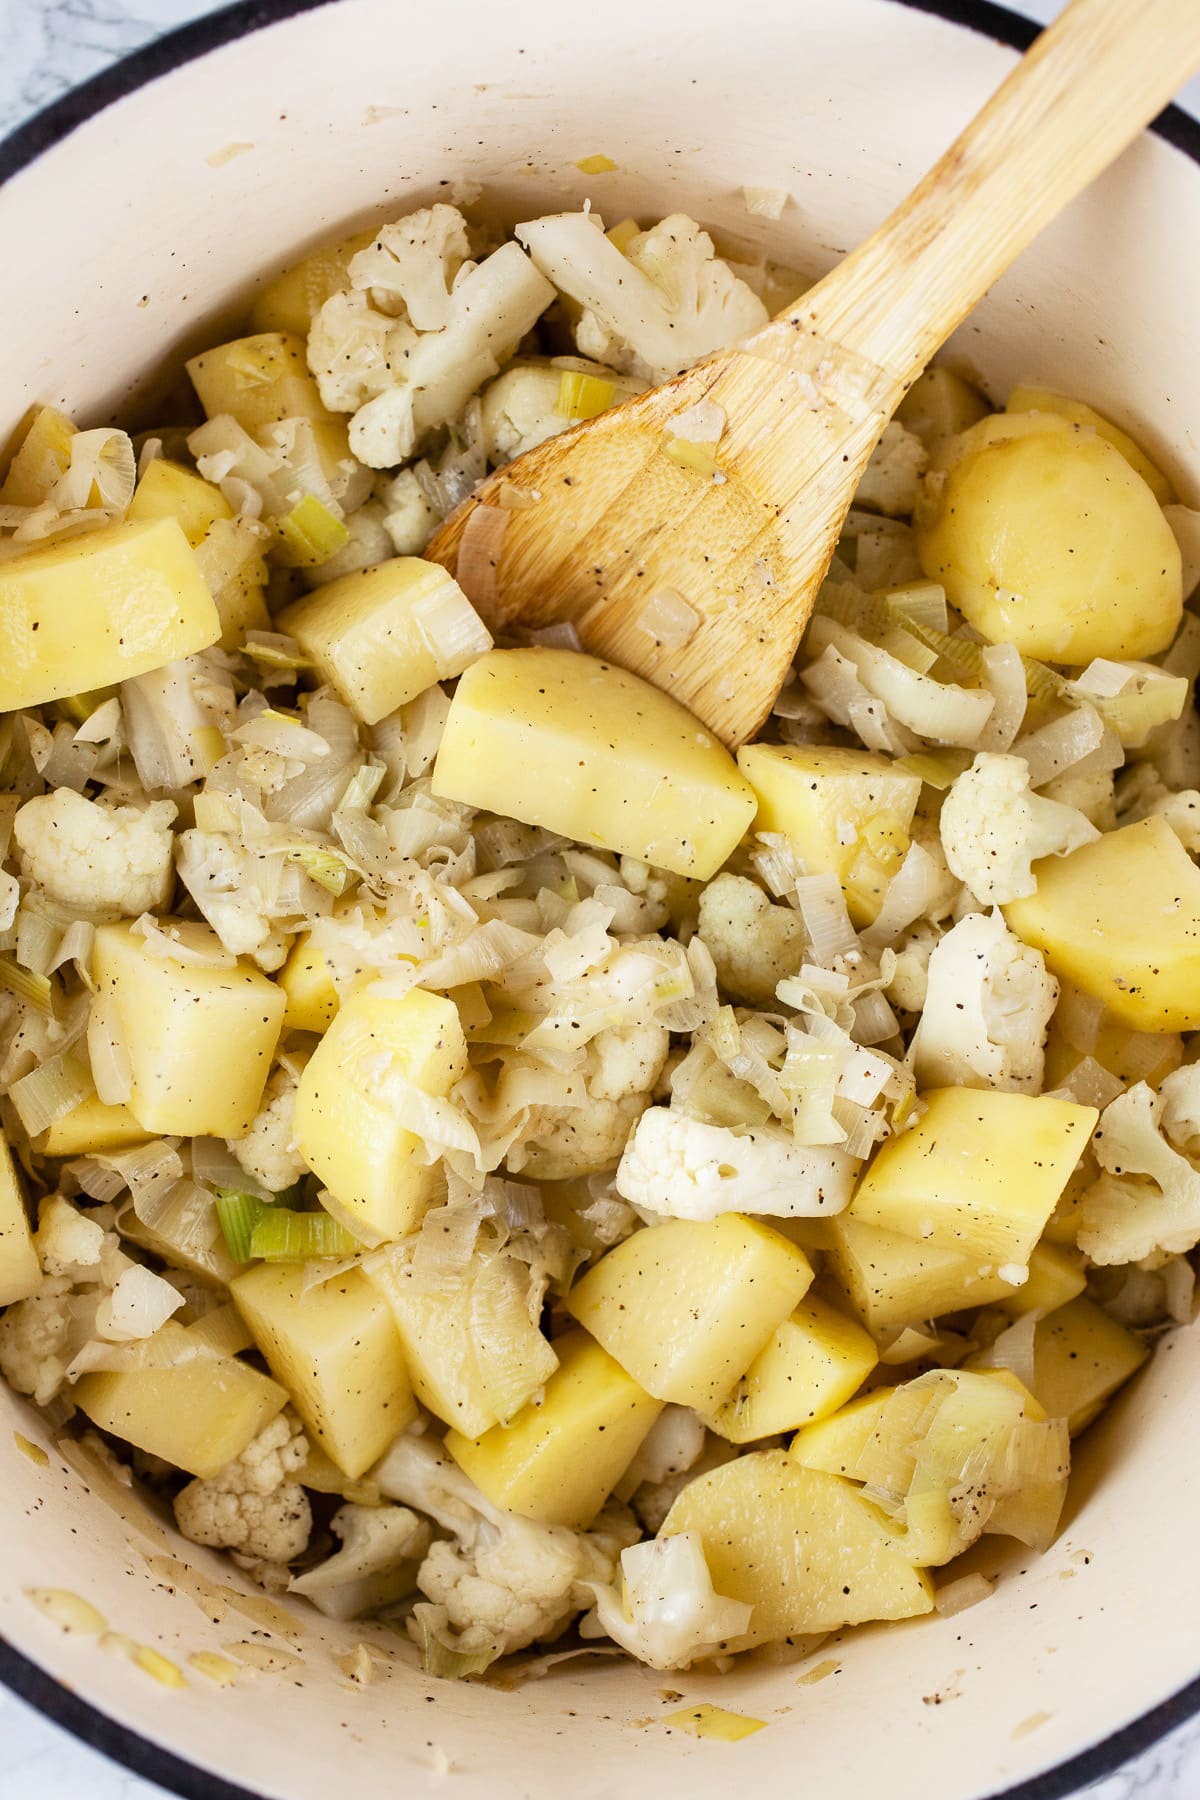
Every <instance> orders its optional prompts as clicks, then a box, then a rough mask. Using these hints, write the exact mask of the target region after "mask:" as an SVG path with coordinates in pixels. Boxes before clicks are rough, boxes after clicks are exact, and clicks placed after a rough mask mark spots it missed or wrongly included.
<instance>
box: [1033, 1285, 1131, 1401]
mask: <svg viewBox="0 0 1200 1800" xmlns="http://www.w3.org/2000/svg"><path fill="white" fill-rule="evenodd" d="M1149 1354H1150V1351H1149V1349H1148V1347H1147V1346H1146V1344H1144V1343H1143V1342H1142V1340H1141V1338H1137V1337H1134V1335H1133V1333H1132V1332H1131V1331H1126V1330H1125V1327H1124V1326H1123V1325H1118V1324H1117V1322H1116V1320H1115V1319H1110V1318H1109V1316H1108V1314H1107V1313H1106V1312H1102V1311H1101V1309H1100V1308H1099V1307H1098V1306H1097V1305H1096V1304H1095V1302H1094V1301H1092V1300H1088V1299H1086V1298H1085V1297H1084V1296H1083V1295H1082V1294H1081V1295H1079V1297H1078V1298H1077V1299H1074V1300H1072V1301H1070V1302H1069V1304H1068V1305H1066V1306H1060V1307H1059V1308H1058V1310H1057V1311H1056V1312H1052V1313H1050V1314H1048V1315H1047V1317H1046V1318H1044V1319H1039V1320H1038V1323H1037V1326H1036V1329H1035V1331H1034V1334H1033V1391H1034V1393H1035V1394H1036V1395H1037V1397H1038V1399H1039V1400H1040V1401H1041V1403H1042V1405H1043V1406H1044V1407H1045V1409H1046V1411H1047V1412H1048V1413H1049V1414H1050V1416H1051V1418H1055V1419H1066V1421H1067V1425H1068V1428H1069V1430H1070V1433H1071V1436H1072V1437H1075V1436H1076V1435H1077V1434H1078V1433H1079V1432H1081V1431H1082V1430H1083V1429H1084V1427H1085V1426H1087V1425H1090V1424H1091V1422H1092V1420H1093V1419H1094V1418H1095V1417H1096V1414H1097V1413H1098V1412H1099V1411H1100V1410H1101V1408H1102V1407H1103V1405H1104V1403H1105V1401H1106V1400H1107V1399H1109V1397H1110V1396H1111V1395H1112V1394H1115V1393H1116V1391H1117V1389H1118V1388H1119V1387H1121V1386H1123V1385H1124V1383H1125V1382H1127V1381H1128V1380H1129V1377H1130V1376H1131V1375H1132V1374H1133V1373H1134V1371H1135V1370H1137V1369H1140V1368H1141V1366H1142V1364H1143V1363H1144V1362H1145V1360H1146V1358H1147V1357H1148V1356H1149Z"/></svg>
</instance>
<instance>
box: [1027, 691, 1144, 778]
mask: <svg viewBox="0 0 1200 1800" xmlns="http://www.w3.org/2000/svg"><path fill="white" fill-rule="evenodd" d="M1104 741H1105V728H1104V721H1103V719H1102V718H1101V717H1100V715H1099V713H1098V712H1096V710H1095V709H1094V708H1093V707H1091V706H1075V707H1072V708H1071V710H1070V711H1069V712H1066V713H1064V714H1063V715H1062V716H1061V718H1058V719H1052V720H1051V721H1050V723H1049V724H1048V725H1043V726H1042V727H1041V728H1040V729H1039V730H1038V731H1033V732H1030V733H1029V734H1028V735H1027V736H1025V737H1023V738H1018V739H1017V741H1016V743H1015V744H1014V745H1013V754H1014V756H1023V757H1024V758H1025V761H1026V762H1027V763H1028V765H1029V785H1030V787H1033V788H1040V787H1044V786H1045V784H1046V782H1048V781H1052V780H1053V779H1054V777H1055V776H1056V775H1061V774H1062V773H1063V771H1064V770H1065V769H1071V768H1075V767H1077V766H1078V764H1079V763H1081V762H1082V761H1083V759H1084V757H1088V756H1091V755H1092V754H1093V752H1095V751H1097V750H1099V749H1100V748H1101V747H1102V745H1103V744H1104ZM1122 761H1123V755H1122V752H1121V748H1120V745H1119V744H1117V745H1116V760H1115V762H1113V763H1111V764H1110V765H1109V766H1110V767H1111V768H1117V767H1119V766H1120V764H1121V762H1122Z"/></svg>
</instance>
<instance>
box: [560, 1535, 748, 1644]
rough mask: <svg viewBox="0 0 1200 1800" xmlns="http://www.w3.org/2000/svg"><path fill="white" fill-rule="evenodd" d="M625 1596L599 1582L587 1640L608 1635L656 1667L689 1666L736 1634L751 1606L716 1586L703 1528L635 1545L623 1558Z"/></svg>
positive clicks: (585, 1627)
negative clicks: (730, 1596) (708, 1559)
mask: <svg viewBox="0 0 1200 1800" xmlns="http://www.w3.org/2000/svg"><path fill="white" fill-rule="evenodd" d="M621 1575H622V1587H623V1590H624V1591H623V1593H622V1592H620V1591H618V1589H617V1588H615V1587H595V1588H593V1589H592V1597H593V1599H594V1601H595V1611H594V1612H592V1613H589V1615H588V1617H587V1618H586V1619H584V1621H583V1623H582V1625H581V1626H580V1635H581V1636H582V1637H585V1638H593V1637H610V1638H612V1639H613V1641H614V1643H618V1644H620V1646H621V1648H622V1649H623V1650H627V1651H628V1652H629V1654H630V1656H636V1658H637V1660H638V1661H639V1662H642V1663H645V1664H646V1665H647V1666H648V1667H649V1668H651V1669H687V1668H690V1667H691V1665H692V1664H693V1663H694V1662H699V1661H700V1659H701V1658H702V1657H705V1656H714V1655H716V1654H717V1652H718V1651H720V1650H723V1649H726V1648H727V1647H728V1646H729V1641H730V1639H733V1638H738V1637H740V1636H741V1635H742V1633H743V1632H744V1631H745V1630H746V1629H747V1627H748V1626H749V1624H750V1614H751V1612H752V1611H753V1610H754V1609H753V1608H752V1607H751V1606H750V1605H749V1603H748V1602H747V1601H745V1600H727V1599H726V1598H724V1596H723V1595H721V1594H718V1593H717V1591H716V1589H715V1588H714V1586H713V1580H712V1575H711V1573H710V1572H709V1567H708V1564H707V1562H706V1561H705V1559H704V1546H703V1544H702V1542H701V1540H700V1536H699V1533H698V1532H694V1531H681V1532H679V1533H678V1534H677V1535H675V1536H674V1537H669V1538H657V1539H652V1540H651V1541H650V1542H649V1543H645V1544H631V1545H630V1547H629V1549H628V1550H625V1551H623V1552H622V1555H621Z"/></svg>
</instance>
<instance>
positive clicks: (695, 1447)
mask: <svg viewBox="0 0 1200 1800" xmlns="http://www.w3.org/2000/svg"><path fill="white" fill-rule="evenodd" d="M707 1435H708V1432H707V1427H706V1426H705V1423H704V1420H703V1419H702V1418H701V1417H700V1415H699V1413H696V1412H693V1411H692V1409H691V1407H690V1406H674V1405H672V1406H664V1407H663V1409H662V1411H661V1412H660V1413H659V1415H658V1417H657V1419H655V1421H654V1423H653V1425H652V1426H651V1427H650V1430H649V1431H648V1432H647V1434H646V1436H645V1437H644V1438H643V1439H642V1442H641V1445H640V1447H639V1449H638V1453H637V1455H636V1456H635V1457H634V1459H633V1461H632V1462H631V1463H630V1465H629V1467H628V1468H627V1469H626V1471H625V1473H624V1475H623V1476H622V1477H621V1480H620V1482H619V1483H618V1486H617V1492H618V1495H619V1497H620V1498H622V1499H624V1498H625V1496H626V1495H627V1494H633V1493H635V1492H636V1491H637V1489H638V1488H640V1487H641V1485H642V1483H643V1482H649V1483H650V1484H651V1485H652V1486H656V1485H657V1484H658V1483H659V1482H660V1481H666V1480H667V1478H668V1477H669V1476H671V1475H681V1474H683V1472H684V1470H686V1469H690V1468H691V1467H692V1465H693V1463H695V1462H696V1461H697V1460H698V1459H699V1457H701V1456H702V1455H703V1453H704V1442H705V1438H706V1437H707Z"/></svg>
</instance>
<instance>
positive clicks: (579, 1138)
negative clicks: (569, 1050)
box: [508, 1021, 671, 1181]
mask: <svg viewBox="0 0 1200 1800" xmlns="http://www.w3.org/2000/svg"><path fill="white" fill-rule="evenodd" d="M670 1047H671V1037H670V1033H669V1032H668V1031H667V1029H666V1028H665V1026H662V1025H656V1024H654V1023H653V1022H652V1021H645V1022H642V1023H640V1024H634V1025H631V1026H628V1027H626V1028H625V1029H623V1030H621V1029H618V1028H617V1027H615V1026H614V1027H611V1028H610V1029H608V1030H607V1031H600V1032H597V1034H596V1036H595V1037H594V1038H593V1039H592V1040H591V1042H590V1043H589V1044H588V1046H587V1061H586V1063H585V1065H584V1070H583V1077H582V1087H583V1093H582V1094H581V1095H579V1096H578V1102H577V1103H576V1104H573V1105H567V1106H561V1107H555V1106H542V1107H536V1108H535V1109H534V1112H533V1116H532V1118H531V1120H530V1123H529V1127H528V1129H527V1131H526V1133H525V1134H524V1135H523V1136H522V1138H521V1140H520V1142H519V1143H517V1144H514V1145H513V1146H512V1148H511V1150H510V1151H509V1155H508V1166H509V1168H510V1169H511V1170H512V1171H513V1173H514V1174H516V1173H517V1172H518V1170H519V1171H520V1172H521V1173H523V1174H526V1175H531V1176H533V1177H535V1178H536V1179H537V1180H539V1181H567V1180H570V1179H571V1178H572V1177H573V1176H577V1175H592V1174H596V1173H598V1172H599V1171H600V1170H601V1169H611V1168H612V1167H613V1165H614V1164H615V1163H616V1162H617V1160H618V1159H619V1157H620V1155H621V1152H622V1151H623V1150H624V1148H625V1145H626V1143H627V1142H628V1140H629V1134H630V1132H631V1131H632V1130H633V1127H634V1126H635V1124H636V1123H637V1121H638V1119H639V1118H640V1117H641V1116H642V1114H643V1112H644V1111H645V1110H646V1107H647V1106H648V1105H649V1104H650V1095H651V1093H652V1092H653V1090H654V1086H655V1083H656V1082H657V1081H658V1078H659V1076H660V1075H661V1074H662V1071H663V1067H664V1065H665V1063H666V1060H667V1052H668V1051H669V1049H670Z"/></svg>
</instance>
